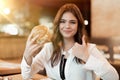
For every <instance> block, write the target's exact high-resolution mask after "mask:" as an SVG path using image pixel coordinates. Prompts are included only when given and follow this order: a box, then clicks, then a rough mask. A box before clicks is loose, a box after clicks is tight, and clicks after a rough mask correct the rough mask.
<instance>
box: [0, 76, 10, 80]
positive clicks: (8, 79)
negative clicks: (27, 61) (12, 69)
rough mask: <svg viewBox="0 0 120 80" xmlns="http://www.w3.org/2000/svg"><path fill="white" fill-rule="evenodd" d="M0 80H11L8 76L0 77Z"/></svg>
mask: <svg viewBox="0 0 120 80" xmlns="http://www.w3.org/2000/svg"><path fill="white" fill-rule="evenodd" d="M0 80H12V77H11V76H10V77H1V76H0Z"/></svg>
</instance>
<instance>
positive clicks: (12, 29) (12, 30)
mask: <svg viewBox="0 0 120 80" xmlns="http://www.w3.org/2000/svg"><path fill="white" fill-rule="evenodd" d="M1 31H2V32H5V33H8V34H11V35H17V34H18V29H17V25H15V24H8V25H5V26H4V27H3V28H2V29H1Z"/></svg>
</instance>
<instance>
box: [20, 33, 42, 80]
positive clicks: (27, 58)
mask: <svg viewBox="0 0 120 80" xmlns="http://www.w3.org/2000/svg"><path fill="white" fill-rule="evenodd" d="M32 35H33V33H31V34H30V35H29V37H28V40H27V43H26V48H25V51H24V54H23V59H22V62H21V72H22V77H23V79H29V78H31V77H32V75H33V74H35V73H37V71H38V70H39V69H41V68H43V66H42V65H43V64H42V62H41V59H42V55H41V53H43V52H41V53H39V52H40V50H41V48H42V46H43V44H37V43H35V41H36V39H37V38H38V36H39V35H36V36H35V37H34V38H33V37H32ZM38 53H39V54H40V55H39V56H35V55H36V54H38ZM34 56H35V58H34V60H33V57H34ZM39 59H40V60H39ZM38 67H39V68H38Z"/></svg>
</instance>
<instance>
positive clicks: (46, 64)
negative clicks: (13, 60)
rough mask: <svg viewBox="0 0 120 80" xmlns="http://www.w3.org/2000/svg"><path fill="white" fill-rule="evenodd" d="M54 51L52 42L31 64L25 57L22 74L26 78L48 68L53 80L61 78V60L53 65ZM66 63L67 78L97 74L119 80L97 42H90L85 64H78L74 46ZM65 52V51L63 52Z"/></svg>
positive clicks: (88, 79)
mask: <svg viewBox="0 0 120 80" xmlns="http://www.w3.org/2000/svg"><path fill="white" fill-rule="evenodd" d="M52 53H53V45H52V43H51V42H49V43H46V44H45V45H44V47H43V49H42V50H41V51H40V52H39V53H38V54H37V55H36V56H35V57H34V59H33V62H32V64H31V66H29V65H28V64H27V63H26V61H25V59H24V58H23V59H22V62H21V74H22V77H23V79H24V80H28V79H30V78H32V76H33V75H34V74H36V73H37V72H38V71H40V70H43V69H44V68H45V69H46V73H47V76H48V78H50V79H51V80H61V77H60V71H59V68H60V62H59V63H58V64H57V65H56V66H54V67H51V62H50V60H49V59H50V57H51V55H52ZM68 53H69V56H68V57H67V61H66V65H65V80H95V77H96V75H97V76H99V77H100V78H101V79H103V80H119V76H118V73H117V71H116V70H115V69H114V68H113V67H112V66H111V65H110V64H109V62H108V61H107V60H106V59H105V57H104V56H103V55H102V54H101V53H100V52H99V50H98V49H97V48H96V45H95V44H89V54H90V56H89V58H88V60H87V62H86V63H85V64H78V63H76V61H75V60H74V57H75V56H74V55H73V54H72V48H71V49H70V50H69V51H68ZM62 54H65V52H62Z"/></svg>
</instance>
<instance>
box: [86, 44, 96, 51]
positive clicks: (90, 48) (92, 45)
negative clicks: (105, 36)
mask: <svg viewBox="0 0 120 80" xmlns="http://www.w3.org/2000/svg"><path fill="white" fill-rule="evenodd" d="M87 45H88V49H89V50H92V49H93V48H96V44H94V43H88V44H87Z"/></svg>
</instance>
